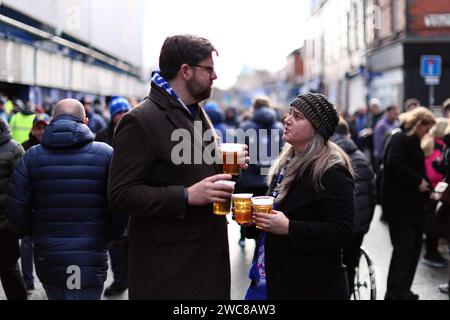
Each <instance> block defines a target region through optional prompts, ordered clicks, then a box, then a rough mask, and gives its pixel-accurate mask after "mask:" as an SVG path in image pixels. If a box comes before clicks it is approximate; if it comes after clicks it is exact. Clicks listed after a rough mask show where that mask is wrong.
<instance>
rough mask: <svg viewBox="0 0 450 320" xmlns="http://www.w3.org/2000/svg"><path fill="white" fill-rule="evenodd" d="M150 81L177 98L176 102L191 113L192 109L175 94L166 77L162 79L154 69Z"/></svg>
mask: <svg viewBox="0 0 450 320" xmlns="http://www.w3.org/2000/svg"><path fill="white" fill-rule="evenodd" d="M152 83H154V84H155V85H156V86H157V87H159V88H161V89H163V90H164V91H166V92H167V93H168V94H169V95H171V96H172V97H174V98H175V99H177V100H178V102H180V103H181V105H182V106H183V107H184V108H185V109H186V110H187V111H189V113H190V114H191V115H192V116H194V115H193V113H192V110H191V109H189V108H188V107H187V106H186V104H185V103H184V102H183V101H182V100H181V99H180V97H179V96H178V95H177V93H176V92H175V91H174V90H173V89H172V87H171V86H170V84H169V83H168V82H167V81H166V79H164V78H163V77H162V76H161V74H160V72H159V71H154V72H153V74H152Z"/></svg>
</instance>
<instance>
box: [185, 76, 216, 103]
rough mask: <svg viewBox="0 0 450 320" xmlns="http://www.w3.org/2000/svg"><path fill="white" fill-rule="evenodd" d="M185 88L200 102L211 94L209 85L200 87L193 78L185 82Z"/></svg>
mask: <svg viewBox="0 0 450 320" xmlns="http://www.w3.org/2000/svg"><path fill="white" fill-rule="evenodd" d="M186 90H187V91H188V92H189V94H190V95H191V96H192V97H193V98H194V99H195V100H196V101H197V102H201V101H203V100H206V99H208V98H209V97H210V96H211V91H212V88H211V86H207V87H206V88H205V87H202V85H201V84H199V83H198V82H197V81H195V79H192V80H189V81H188V82H186Z"/></svg>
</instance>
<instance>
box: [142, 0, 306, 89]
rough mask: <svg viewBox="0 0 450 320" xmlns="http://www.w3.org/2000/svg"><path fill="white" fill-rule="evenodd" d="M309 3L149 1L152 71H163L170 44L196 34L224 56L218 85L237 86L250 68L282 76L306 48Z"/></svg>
mask: <svg viewBox="0 0 450 320" xmlns="http://www.w3.org/2000/svg"><path fill="white" fill-rule="evenodd" d="M308 3H309V0H228V1H219V0H189V1H187V0H166V1H161V0H159V1H155V0H148V1H147V6H148V8H147V10H146V15H145V16H146V18H145V20H146V25H145V31H144V36H145V40H144V56H145V64H146V67H148V68H150V67H151V66H158V57H159V51H160V49H161V45H162V43H163V42H164V39H165V38H166V37H167V36H169V35H173V34H179V33H192V34H197V35H199V36H203V37H206V38H208V39H210V40H211V41H212V43H213V45H214V46H215V47H216V48H217V50H218V51H219V56H218V57H217V58H216V60H215V64H216V70H217V74H218V77H219V78H218V79H217V80H216V81H215V85H216V86H217V87H219V88H222V89H226V88H228V87H230V86H232V85H233V84H234V82H235V79H236V77H237V76H238V75H239V73H240V71H241V70H242V68H243V66H244V65H248V66H250V67H253V68H257V69H265V70H269V71H278V70H280V69H281V68H283V66H284V65H285V64H286V57H287V55H288V54H289V53H291V52H292V51H293V50H295V49H297V48H299V47H301V46H302V45H303V40H304V38H305V36H306V31H305V30H304V27H303V26H304V22H305V19H306V17H307V15H308V12H307V10H308Z"/></svg>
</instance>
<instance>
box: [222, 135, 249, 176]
mask: <svg viewBox="0 0 450 320" xmlns="http://www.w3.org/2000/svg"><path fill="white" fill-rule="evenodd" d="M244 151H245V144H238V143H222V144H221V145H220V152H221V154H222V161H223V162H222V163H223V173H224V174H230V175H232V176H238V175H239V169H240V167H239V166H240V163H239V161H238V160H239V157H240V156H242V154H243V152H244ZM242 164H244V163H242Z"/></svg>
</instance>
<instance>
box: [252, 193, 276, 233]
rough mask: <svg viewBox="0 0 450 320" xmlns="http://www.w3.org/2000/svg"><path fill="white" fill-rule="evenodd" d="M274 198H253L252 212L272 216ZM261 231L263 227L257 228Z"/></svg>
mask: <svg viewBox="0 0 450 320" xmlns="http://www.w3.org/2000/svg"><path fill="white" fill-rule="evenodd" d="M274 200H275V198H274V197H269V196H265V197H254V198H252V211H253V213H264V214H271V213H272V210H273V201H274ZM256 227H257V228H259V229H261V227H258V226H256Z"/></svg>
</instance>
